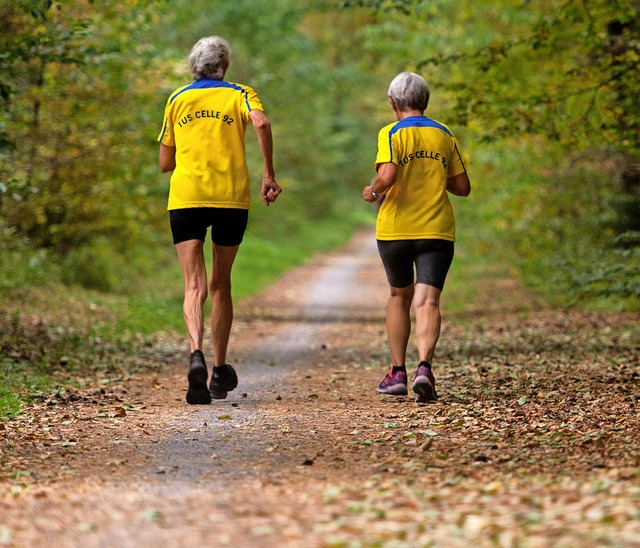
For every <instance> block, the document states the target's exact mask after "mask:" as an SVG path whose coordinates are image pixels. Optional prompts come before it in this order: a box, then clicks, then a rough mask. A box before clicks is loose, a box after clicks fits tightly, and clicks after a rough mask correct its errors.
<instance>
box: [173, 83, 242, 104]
mask: <svg viewBox="0 0 640 548" xmlns="http://www.w3.org/2000/svg"><path fill="white" fill-rule="evenodd" d="M211 88H228V89H235V90H236V91H239V92H240V93H242V95H243V96H244V100H245V102H246V103H247V108H248V109H249V110H251V105H250V104H249V97H248V95H247V92H246V91H245V89H244V88H242V87H241V86H239V85H238V84H233V83H232V82H225V81H224V80H215V79H214V78H202V79H201V80H196V81H195V82H192V83H191V84H189V85H188V86H185V87H184V88H182V89H181V90H180V91H178V92H176V93H175V95H172V96H171V99H170V100H169V103H173V101H175V99H176V97H178V95H181V94H183V93H184V92H186V91H191V90H193V89H211Z"/></svg>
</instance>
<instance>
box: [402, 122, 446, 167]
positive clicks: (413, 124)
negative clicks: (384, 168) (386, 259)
mask: <svg viewBox="0 0 640 548" xmlns="http://www.w3.org/2000/svg"><path fill="white" fill-rule="evenodd" d="M408 127H432V128H436V129H440V130H442V131H444V132H445V133H446V134H448V135H451V137H453V134H452V133H451V132H450V131H449V130H448V129H447V127H446V126H443V125H442V124H441V123H440V122H436V121H435V120H432V119H431V118H427V117H426V116H407V117H406V118H404V119H403V120H400V121H399V122H398V123H396V124H395V125H394V126H393V127H392V128H391V130H390V131H389V158H393V146H392V144H391V138H392V137H393V134H394V133H396V132H397V131H399V130H401V129H404V128H408Z"/></svg>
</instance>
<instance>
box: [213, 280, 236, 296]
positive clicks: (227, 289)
mask: <svg viewBox="0 0 640 548" xmlns="http://www.w3.org/2000/svg"><path fill="white" fill-rule="evenodd" d="M209 291H210V292H211V294H212V295H213V294H214V293H220V292H223V293H231V280H230V279H222V278H211V279H210V280H209Z"/></svg>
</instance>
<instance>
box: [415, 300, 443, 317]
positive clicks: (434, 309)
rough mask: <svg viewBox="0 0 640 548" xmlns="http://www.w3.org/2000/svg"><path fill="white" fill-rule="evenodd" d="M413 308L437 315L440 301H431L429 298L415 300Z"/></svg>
mask: <svg viewBox="0 0 640 548" xmlns="http://www.w3.org/2000/svg"><path fill="white" fill-rule="evenodd" d="M413 306H414V308H416V309H420V310H424V311H425V312H430V313H438V312H440V299H433V298H429V297H423V298H419V299H415V300H414V303H413Z"/></svg>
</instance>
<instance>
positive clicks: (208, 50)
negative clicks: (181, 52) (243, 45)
mask: <svg viewBox="0 0 640 548" xmlns="http://www.w3.org/2000/svg"><path fill="white" fill-rule="evenodd" d="M230 64H231V46H229V43H228V42H227V41H226V40H225V39H224V38H220V37H219V36H206V37H204V38H200V40H198V41H197V42H196V44H195V45H194V46H193V48H192V49H191V53H190V54H189V68H190V69H191V75H192V76H193V79H194V80H202V79H203V78H216V79H218V80H222V79H223V78H224V74H225V72H226V71H227V69H228V68H229V65H230Z"/></svg>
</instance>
